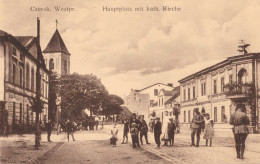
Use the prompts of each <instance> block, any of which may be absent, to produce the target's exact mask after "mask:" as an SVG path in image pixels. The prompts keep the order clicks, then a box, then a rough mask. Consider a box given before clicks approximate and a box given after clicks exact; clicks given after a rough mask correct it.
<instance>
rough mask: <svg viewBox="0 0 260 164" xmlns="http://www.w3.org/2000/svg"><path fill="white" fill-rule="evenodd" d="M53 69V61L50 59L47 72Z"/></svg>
mask: <svg viewBox="0 0 260 164" xmlns="http://www.w3.org/2000/svg"><path fill="white" fill-rule="evenodd" d="M53 69H54V60H53V59H52V58H51V59H50V61H49V70H50V71H51V70H53Z"/></svg>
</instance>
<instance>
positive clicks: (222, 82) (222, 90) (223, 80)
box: [221, 77, 225, 92]
mask: <svg viewBox="0 0 260 164" xmlns="http://www.w3.org/2000/svg"><path fill="white" fill-rule="evenodd" d="M224 85H225V78H224V77H222V78H221V92H224Z"/></svg>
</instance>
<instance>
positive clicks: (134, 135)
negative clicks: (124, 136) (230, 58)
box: [130, 123, 140, 148]
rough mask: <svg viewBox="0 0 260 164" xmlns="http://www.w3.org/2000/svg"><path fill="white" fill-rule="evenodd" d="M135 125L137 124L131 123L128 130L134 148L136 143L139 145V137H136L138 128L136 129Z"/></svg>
mask: <svg viewBox="0 0 260 164" xmlns="http://www.w3.org/2000/svg"><path fill="white" fill-rule="evenodd" d="M136 126H137V124H136V123H132V124H131V130H130V132H131V137H132V144H133V148H136V145H137V147H140V143H139V138H138V134H139V130H138V129H137V127H136Z"/></svg>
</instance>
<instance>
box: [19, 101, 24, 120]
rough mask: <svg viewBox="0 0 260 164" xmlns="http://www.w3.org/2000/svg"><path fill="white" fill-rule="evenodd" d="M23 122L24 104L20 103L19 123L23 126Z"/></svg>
mask: <svg viewBox="0 0 260 164" xmlns="http://www.w3.org/2000/svg"><path fill="white" fill-rule="evenodd" d="M22 120H23V104H22V103H20V117H19V123H20V124H22Z"/></svg>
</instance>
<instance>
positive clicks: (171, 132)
mask: <svg viewBox="0 0 260 164" xmlns="http://www.w3.org/2000/svg"><path fill="white" fill-rule="evenodd" d="M169 120H170V123H168V136H169V141H170V146H173V144H174V131H175V129H176V126H175V123H173V118H170V119H169Z"/></svg>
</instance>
